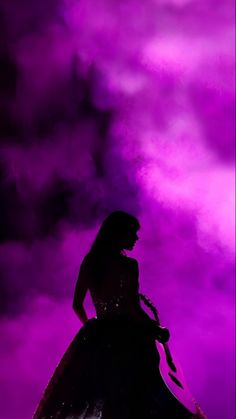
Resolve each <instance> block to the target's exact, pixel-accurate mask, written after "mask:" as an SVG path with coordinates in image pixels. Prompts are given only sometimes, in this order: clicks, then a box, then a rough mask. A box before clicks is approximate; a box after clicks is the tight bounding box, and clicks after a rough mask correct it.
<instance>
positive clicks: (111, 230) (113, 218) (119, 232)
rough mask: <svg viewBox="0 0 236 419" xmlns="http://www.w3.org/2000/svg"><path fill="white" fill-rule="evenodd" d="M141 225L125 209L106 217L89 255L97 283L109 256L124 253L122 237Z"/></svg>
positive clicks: (91, 268) (93, 275)
mask: <svg viewBox="0 0 236 419" xmlns="http://www.w3.org/2000/svg"><path fill="white" fill-rule="evenodd" d="M139 227H140V225H139V221H138V219H137V218H136V217H135V216H134V215H131V214H129V213H127V212H125V211H113V212H112V213H111V214H110V215H108V217H106V218H105V220H104V221H103V223H102V225H101V227H100V229H99V231H98V233H97V236H96V238H95V240H94V242H93V244H92V246H91V248H90V251H89V253H88V255H87V258H88V260H89V265H90V270H91V273H92V277H93V278H96V282H97V283H98V282H101V279H102V276H103V274H104V271H105V268H106V263H107V260H108V259H109V257H110V256H111V255H112V254H119V253H122V251H123V249H121V248H120V243H121V242H122V237H124V236H125V234H127V233H129V232H133V231H135V230H138V229H139Z"/></svg>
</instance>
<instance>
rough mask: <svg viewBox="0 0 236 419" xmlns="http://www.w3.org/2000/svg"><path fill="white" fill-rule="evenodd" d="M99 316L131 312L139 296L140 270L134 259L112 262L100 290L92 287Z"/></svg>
mask: <svg viewBox="0 0 236 419" xmlns="http://www.w3.org/2000/svg"><path fill="white" fill-rule="evenodd" d="M90 292H91V296H92V300H93V303H94V306H95V309H96V314H97V317H105V316H113V315H123V314H129V313H130V312H132V311H133V309H134V305H135V303H136V301H137V298H138V271H137V269H135V265H134V260H133V259H131V258H127V257H123V258H121V259H120V260H119V261H116V262H114V264H112V263H111V265H110V267H109V268H108V269H107V271H106V274H105V276H104V278H103V285H102V287H100V289H99V290H96V289H90Z"/></svg>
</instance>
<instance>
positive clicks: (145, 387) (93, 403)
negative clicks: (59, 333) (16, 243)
mask: <svg viewBox="0 0 236 419" xmlns="http://www.w3.org/2000/svg"><path fill="white" fill-rule="evenodd" d="M139 228H140V225H139V222H138V220H137V219H136V218H135V217H134V216H132V215H130V214H128V213H126V212H123V211H115V212H113V213H111V214H110V215H109V216H108V217H107V218H106V219H105V221H104V222H103V224H102V226H101V228H100V230H99V232H98V234H97V237H96V239H95V241H94V243H93V245H92V248H91V250H90V252H89V253H88V254H87V255H86V256H85V258H84V260H83V262H82V264H81V267H80V272H79V277H78V281H77V283H76V288H75V294H74V300H73V309H74V310H75V312H76V313H77V315H78V317H79V319H80V320H81V322H82V323H83V325H84V326H83V327H82V328H81V329H80V331H79V333H78V334H77V335H76V336H75V338H74V340H73V341H72V343H71V344H70V346H69V348H68V349H67V351H66V353H65V355H64V356H63V358H62V360H61V362H60V363H59V365H58V367H57V368H56V371H55V373H54V375H53V377H52V379H51V380H50V382H49V384H48V386H47V388H46V391H45V393H44V396H43V398H42V400H41V402H40V403H39V406H38V408H37V411H36V413H35V414H34V419H43V418H68V419H69V418H71V419H72V418H74V419H88V418H93V419H99V418H101V419H177V418H179V419H184V418H186V419H187V418H190V417H192V416H191V415H190V414H189V413H188V412H187V410H185V408H184V407H183V406H182V405H181V404H180V403H178V402H177V400H175V399H174V397H170V395H169V393H168V391H167V389H166V388H165V385H164V384H163V382H162V379H161V376H160V373H159V368H158V366H159V354H158V351H157V349H156V345H155V339H156V338H158V339H159V340H160V341H163V342H165V341H167V340H168V338H169V333H168V330H167V329H164V328H160V327H159V326H158V325H157V323H156V322H155V321H154V320H151V318H149V316H148V315H147V314H146V313H145V312H144V311H143V310H142V308H141V306H140V301H139V283H138V263H137V261H136V260H135V259H133V258H129V257H127V256H126V255H125V254H124V250H132V249H133V248H134V245H135V243H136V241H137V240H138V235H137V232H138V230H139ZM87 291H89V292H90V294H91V297H92V301H93V304H94V306H95V309H96V315H97V317H96V318H95V319H91V320H88V318H87V314H86V311H85V309H84V306H83V301H84V298H85V295H86V292H87Z"/></svg>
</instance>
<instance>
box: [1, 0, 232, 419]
mask: <svg viewBox="0 0 236 419" xmlns="http://www.w3.org/2000/svg"><path fill="white" fill-rule="evenodd" d="M0 16H1V19H0V20H1V21H0V67H1V69H2V78H1V81H0V135H1V143H0V174H1V178H0V277H1V283H0V336H1V348H0V359H1V361H2V366H1V374H0V398H2V400H1V401H0V405H1V416H2V417H4V419H16V418H17V419H30V418H31V416H32V412H33V410H34V408H35V406H36V403H37V401H38V399H39V397H40V395H41V392H42V390H43V388H44V386H45V385H46V383H47V381H48V379H49V377H50V375H51V374H52V372H53V370H54V368H55V365H56V363H57V362H58V361H59V360H60V358H61V356H62V354H63V352H64V350H65V349H66V348H67V346H68V345H69V342H70V341H71V339H72V338H73V336H74V334H75V333H76V331H77V329H78V328H79V327H80V324H79V322H78V320H77V319H76V317H75V315H74V314H73V312H72V309H71V302H72V296H73V290H74V285H75V281H76V277H77V273H78V270H79V266H80V262H81V260H82V258H83V256H84V255H85V253H86V252H87V250H88V249H89V246H90V244H91V243H92V240H93V238H94V236H95V234H96V231H97V229H98V226H99V223H100V222H101V221H102V219H103V218H104V217H105V216H106V215H107V214H108V213H109V212H110V211H112V210H114V209H125V210H127V211H131V212H132V213H134V214H136V215H137V216H138V217H139V218H140V222H141V225H142V229H141V231H140V241H139V242H138V244H137V247H136V249H135V251H134V252H133V256H134V257H137V259H138V260H139V265H140V287H141V290H142V291H143V292H144V293H147V294H148V295H149V296H150V297H151V298H152V300H153V301H154V302H155V303H156V304H157V306H158V308H159V311H160V316H161V318H162V319H163V323H164V324H166V325H167V326H168V327H169V328H170V330H171V341H170V345H171V347H172V349H173V351H174V352H175V353H176V355H177V356H178V359H179V360H180V361H181V364H182V366H183V369H184V372H185V375H186V379H187V381H188V383H189V386H190V388H191V390H192V392H193V394H194V396H195V397H196V399H197V400H198V401H199V403H200V404H201V405H202V407H203V409H204V411H205V412H206V414H207V417H208V419H222V418H225V419H233V418H234V376H233V370H234V343H235V336H234V249H235V243H234V239H235V236H234V144H235V143H234V136H235V132H234V110H235V109H234V107H235V104H234V61H235V57H234V3H233V1H231V0H225V1H224V2H216V1H215V0H214V1H212V0H196V1H193V0H152V1H151V0H146V1H145V2H140V1H137V0H127V1H125V2H121V1H117V0H107V1H105V0H103V1H100V0H99V1H98V0H96V1H95V0H93V1H91V0H86V1H84V0H80V1H75V0H62V1H56V0H47V1H46V0H42V1H41V2H31V1H30V0H24V1H21V2H19V1H18V2H17V0H2V2H1V5H0ZM86 306H87V308H88V311H89V313H90V314H91V315H93V314H94V311H93V308H92V307H91V301H90V299H89V297H88V298H87V301H86Z"/></svg>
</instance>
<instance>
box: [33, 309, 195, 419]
mask: <svg viewBox="0 0 236 419" xmlns="http://www.w3.org/2000/svg"><path fill="white" fill-rule="evenodd" d="M158 365H159V354H158V351H157V349H156V345H155V339H154V338H153V337H152V336H151V335H150V333H148V332H147V331H146V330H145V329H144V328H142V327H141V326H140V325H139V324H137V323H136V322H135V321H134V320H133V319H131V318H130V317H129V316H121V315H120V316H113V317H112V316H111V317H107V318H105V317H104V318H95V319H91V320H89V321H88V322H87V323H86V324H85V325H84V326H83V327H82V328H81V329H80V331H79V332H78V333H77V335H76V336H75V337H74V339H73V341H72V342H71V344H70V346H69V347H68V349H67V350H66V352H65V354H64V356H63V357H62V359H61V361H60V362H59V364H58V366H57V368H56V370H55V372H54V374H53V376H52V378H51V380H50V382H49V384H48V385H47V387H46V390H45V392H44V394H43V397H42V399H41V400H40V403H39V405H38V407H37V410H36V412H35V413H34V415H33V419H49V418H54V419H89V418H90V419H190V418H192V416H191V415H190V414H189V413H188V412H187V411H186V410H185V408H184V407H183V406H182V405H181V404H180V403H179V402H178V401H177V400H176V399H174V397H172V396H171V395H170V394H169V392H168V390H167V389H166V387H165V385H164V384H163V381H162V378H161V376H160V373H159V368H158Z"/></svg>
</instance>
